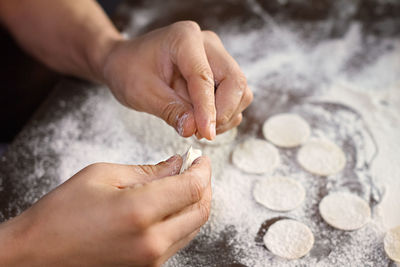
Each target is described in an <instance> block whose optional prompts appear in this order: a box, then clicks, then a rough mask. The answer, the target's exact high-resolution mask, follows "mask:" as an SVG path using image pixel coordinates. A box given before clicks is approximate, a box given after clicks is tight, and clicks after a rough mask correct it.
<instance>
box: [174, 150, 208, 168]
mask: <svg viewBox="0 0 400 267" xmlns="http://www.w3.org/2000/svg"><path fill="white" fill-rule="evenodd" d="M202 154H203V153H202V152H201V150H200V149H194V148H193V147H192V146H190V147H189V149H188V150H187V151H186V153H185V154H184V155H183V156H182V159H183V163H182V167H181V170H180V171H179V174H181V173H183V172H184V171H186V170H187V169H189V168H190V166H192V163H193V161H195V160H196V159H197V158H199V157H201V155H202Z"/></svg>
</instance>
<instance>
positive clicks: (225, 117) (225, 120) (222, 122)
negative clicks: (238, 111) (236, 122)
mask: <svg viewBox="0 0 400 267" xmlns="http://www.w3.org/2000/svg"><path fill="white" fill-rule="evenodd" d="M230 120H231V116H230V115H229V114H223V115H221V116H219V118H218V119H217V123H218V124H219V125H225V124H227V123H228V122H229V121H230Z"/></svg>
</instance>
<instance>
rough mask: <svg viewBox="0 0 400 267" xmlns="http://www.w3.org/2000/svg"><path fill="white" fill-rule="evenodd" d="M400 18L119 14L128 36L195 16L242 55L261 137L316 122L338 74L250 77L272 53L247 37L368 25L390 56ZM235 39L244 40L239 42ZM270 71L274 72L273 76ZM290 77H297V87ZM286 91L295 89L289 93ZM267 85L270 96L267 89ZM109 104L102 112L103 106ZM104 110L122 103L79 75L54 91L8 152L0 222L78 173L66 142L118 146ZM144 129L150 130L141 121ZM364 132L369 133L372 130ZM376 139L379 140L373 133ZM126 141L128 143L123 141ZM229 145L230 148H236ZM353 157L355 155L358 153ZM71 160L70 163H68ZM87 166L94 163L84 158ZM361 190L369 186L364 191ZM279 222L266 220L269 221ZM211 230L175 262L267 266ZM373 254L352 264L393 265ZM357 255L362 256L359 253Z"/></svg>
mask: <svg viewBox="0 0 400 267" xmlns="http://www.w3.org/2000/svg"><path fill="white" fill-rule="evenodd" d="M399 18H400V2H399V1H389V0H387V1H373V0H359V1H344V0H343V1H329V0H321V1H294V0H293V1H292V0H287V1H278V0H272V1H261V0H258V1H257V0H252V1H233V0H232V1H173V2H169V3H165V1H126V2H125V3H123V4H121V5H120V6H119V8H118V9H117V14H116V16H115V20H116V23H118V24H119V25H125V27H124V29H125V32H127V33H128V34H130V35H132V36H134V35H137V34H141V33H144V32H147V31H149V30H152V29H155V28H158V27H161V26H164V25H167V24H170V23H171V22H174V21H177V20H183V19H192V20H195V21H197V22H198V23H199V24H200V25H201V27H202V28H206V29H212V30H214V31H216V32H217V33H220V34H221V35H222V36H223V40H224V41H225V42H226V45H227V47H228V49H229V50H230V51H231V52H232V53H233V54H234V56H235V57H237V58H238V61H239V63H244V65H245V69H244V71H245V73H246V74H250V77H252V78H253V79H252V80H249V82H250V85H252V86H253V87H257V88H258V89H256V90H255V96H256V98H255V103H254V104H253V105H252V107H251V108H250V109H249V111H248V112H247V113H246V114H245V120H244V123H243V125H242V126H241V127H239V138H244V137H246V136H249V135H255V136H257V134H259V133H258V131H259V125H260V124H262V122H263V121H264V120H265V118H266V117H268V115H269V114H273V113H277V112H281V111H285V110H292V109H294V110H295V111H296V110H297V111H298V112H299V113H302V115H304V116H306V117H307V116H310V117H309V118H312V112H310V111H309V110H307V108H303V107H304V105H303V104H304V103H305V100H304V99H306V98H307V97H310V96H315V95H321V94H323V93H322V92H321V91H320V90H319V89H318V88H319V87H320V85H321V84H324V85H326V84H330V83H331V82H332V78H334V77H329V76H326V77H325V76H323V75H322V76H321V75H315V76H310V77H311V78H310V77H305V76H302V74H299V75H297V74H296V72H295V71H293V72H286V73H284V74H283V76H282V75H280V74H276V73H275V74H271V73H268V74H270V75H269V76H268V75H266V76H262V77H260V76H258V74H257V72H254V73H255V74H254V73H253V72H252V70H251V68H250V67H249V66H250V65H249V64H248V63H249V62H251V60H254V61H255V62H256V61H257V58H259V57H262V56H263V53H264V52H263V51H261V50H260V46H258V47H257V43H259V42H260V40H262V38H261V39H257V38H254V43H251V44H252V45H254V47H253V48H251V47H250V50H249V48H248V47H243V48H240V45H237V44H238V43H240V40H243V39H241V38H251V36H250V35H251V33H252V32H255V34H256V35H257V34H259V35H262V34H263V33H261V32H262V30H263V29H266V31H267V33H268V31H270V30H273V29H282V28H283V29H290V31H291V32H298V35H299V38H302V40H305V41H304V42H305V43H308V44H310V43H311V44H319V43H321V42H324V41H327V40H328V41H329V40H335V39H338V40H342V39H343V38H345V36H346V34H348V33H349V31H350V30H351V27H354V25H358V27H361V30H360V35H361V38H365V39H367V38H372V39H373V42H375V43H373V44H372V46H376V47H382V49H383V50H382V51H386V50H385V49H386V46H385V45H387V46H388V47H387V49H389V50H390V49H391V48H390V46H393V42H391V41H390V40H392V41H393V39H396V40H397V41H398V40H399V39H398V38H400V19H399ZM271 34H272V33H271ZM232 36H233V37H232ZM242 36H245V37H242ZM249 36H250V37H249ZM235 38H237V39H235ZM235 40H236V41H235ZM388 40H389V41H388ZM397 41H396V42H397ZM229 42H236V43H235V45H236V46H234V45H233V44H231V43H229ZM245 43H246V42H244V43H243V46H245ZM382 43H385V44H382ZM246 44H247V43H246ZM279 45H280V43H279V40H278V41H277V43H276V44H273V46H275V47H276V46H279ZM237 47H239V48H237ZM268 49H272V50H273V49H274V48H271V47H268V46H267V48H266V50H265V53H268ZM363 49H364V50H363V51H364V52H365V53H362V54H361V55H358V56H354V57H352V58H351V60H350V61H351V62H350V63H349V65H350V67H349V69H350V71H353V72H354V73H356V71H355V70H357V69H361V67H362V66H364V65H365V64H368V62H367V61H366V58H368V57H369V56H371V57H373V56H374V53H379V51H378V52H377V51H376V50H375V49H372V48H370V47H368V45H365V46H364V47H363ZM335 52H337V51H332V53H333V56H334V55H335V54H334V53H335ZM246 66H247V67H246ZM395 71H398V70H395ZM266 72H271V71H270V70H266ZM272 73H273V72H272ZM288 73H290V74H288ZM271 75H272V76H271ZM274 75H275V76H274ZM285 79H289V80H290V79H292V80H293V83H291V82H288V81H286V80H285ZM288 86H289V87H291V88H290V89H288V88H287V87H288ZM260 88H261V89H260ZM267 89H268V93H265V92H266V91H267ZM102 102H103V103H102ZM100 103H102V104H100ZM266 104H268V105H270V106H271V108H270V109H269V110H270V111H268V112H266V113H265V114H260V112H259V110H263V111H265V108H261V107H264V106H265V105H266ZM102 105H104V107H101V106H102ZM106 105H110V106H113V107H114V106H116V105H117V104H115V103H114V100H112V97H111V96H110V95H109V93H107V91H106V90H105V89H104V88H101V87H98V86H94V85H91V84H89V83H86V82H83V81H79V80H74V79H68V80H64V81H62V82H61V83H60V84H59V85H58V86H57V87H56V88H55V90H54V92H53V93H52V94H51V95H50V96H49V98H48V99H47V101H46V102H45V103H44V104H43V105H42V106H41V108H40V109H39V110H38V111H37V112H36V114H35V116H34V117H33V118H32V119H31V121H30V122H29V123H28V124H27V125H26V126H25V128H24V130H23V131H22V132H21V133H20V134H19V135H18V137H17V138H16V139H15V141H14V142H13V143H12V144H11V145H10V146H9V148H8V151H7V152H6V154H5V155H4V156H3V157H1V161H0V221H4V220H7V219H8V218H10V217H13V216H16V215H18V214H19V213H21V212H22V211H24V210H25V209H27V208H28V207H29V206H31V205H32V204H33V203H34V202H35V201H37V200H38V199H39V198H40V197H42V196H43V195H44V194H46V193H47V192H49V191H50V190H51V189H53V188H54V187H56V186H57V185H59V184H60V182H62V181H64V180H65V179H67V178H68V177H60V175H70V174H71V175H72V174H73V172H74V171H77V166H80V165H79V164H77V163H76V162H75V161H73V160H72V159H71V158H72V157H73V155H67V154H66V152H65V149H68V148H69V147H68V145H71V144H72V147H74V146H73V145H76V147H80V146H82V145H85V146H86V145H87V144H89V145H90V144H93V145H95V146H96V145H98V144H100V143H104V144H106V145H109V146H108V147H107V148H109V147H113V146H115V144H116V142H114V143H113V142H112V141H107V138H113V137H110V136H114V135H112V133H109V132H107V131H105V133H104V132H99V128H98V125H97V124H96V123H98V121H99V118H97V117H96V115H95V113H96V112H97V111H99V110H102V109H104V110H107V107H106ZM315 105H316V106H318V107H322V108H324V109H326V110H328V111H329V112H331V113H335V112H338V110H345V111H346V112H349V113H351V114H353V115H354V117H357V118H359V117H362V115H360V114H359V113H358V112H357V111H354V110H353V109H352V108H350V107H347V106H343V105H339V104H331V103H325V102H323V101H320V102H318V104H315ZM294 106H297V108H293V107H294ZM314 107H315V106H314ZM308 112H310V113H308ZM117 114H119V113H117ZM307 114H308V115H307ZM353 115H352V116H353ZM104 120H105V121H104V123H107V122H109V123H113V122H112V121H113V120H112V119H107V118H105V119H104ZM355 121H356V119H355ZM314 122H315V124H316V125H317V124H318V123H321V124H323V123H324V122H323V121H322V120H319V119H318V118H314ZM102 127H103V126H102ZM104 127H106V126H104ZM116 127H117V126H116ZM136 127H142V126H140V125H139V126H137V125H136ZM143 127H144V126H143ZM100 128H101V127H100ZM335 129H336V128H335ZM360 131H362V132H366V131H364V130H360ZM116 136H117V137H115V138H122V137H121V136H119V133H117V134H116ZM138 139H140V138H139V137H138ZM371 139H372V140H373V137H371ZM65 140H67V141H65ZM364 141H365V140H364ZM108 142H109V143H108ZM118 142H122V143H123V141H118ZM340 142H342V143H341V144H345V142H346V140H344V139H343V140H341V141H340ZM365 142H367V141H365ZM118 144H119V143H118ZM182 144H183V143H182ZM117 147H118V145H117ZM182 147H183V145H181V144H179V145H177V146H174V144H172V145H171V148H166V149H165V153H164V154H165V156H167V155H168V154H170V153H172V152H173V151H176V150H177V149H181V148H182ZM100 148H101V147H100ZM84 149H85V148H84V147H83V148H82V150H79V149H78V150H77V151H78V152H82V151H84ZM151 149H160V148H159V147H157V146H156V145H155V146H154V147H153V148H148V150H146V149H144V148H143V151H144V152H141V153H139V152H138V153H139V154H140V155H134V156H131V158H127V159H126V161H128V162H131V161H134V162H138V163H142V162H154V161H156V160H157V159H158V157H152V152H151ZM226 149H227V150H229V149H228V148H226ZM222 150H223V149H222ZM99 151H101V149H100V150H99ZM347 152H349V151H347ZM349 153H350V152H349ZM354 153H356V152H354ZM82 157H85V155H84V154H83V153H80V154H79V153H78V154H77V159H76V161H80V160H82ZM288 157H290V155H289V156H288ZM355 157H356V158H357V155H356V156H355ZM110 159H111V161H112V160H114V161H119V159H120V158H119V157H118V156H115V157H112V156H110ZM89 161H90V160H89ZM65 162H68V163H70V164H65ZM71 162H72V163H71ZM82 162H84V163H86V162H85V161H84V160H83V161H82ZM88 163H90V162H88ZM69 166H70V167H71V168H70V170H68V167H69ZM353 167H354V166H353ZM349 172H350V170H349ZM217 173H218V172H217ZM367 178H368V177H367ZM367 178H365V177H364V178H363V177H361V178H359V179H360V184H361V187H360V188H361V189H360V190H361V195H363V196H365V197H366V198H367V199H369V200H370V204H371V207H373V206H374V205H376V204H377V203H379V202H380V200H381V199H380V194H381V193H382V192H380V191H379V188H375V185H374V184H373V183H369V182H368V181H367V180H368V179H367ZM366 181H367V182H366ZM324 186H326V185H324ZM324 186H322V185H321V187H320V189H321V192H320V194H323V192H325V191H324V190H327V188H326V187H324ZM363 187H366V188H368V189H365V190H364V189H363ZM310 216H311V217H312V219H313V220H316V221H318V223H319V224H321V223H322V222H321V219H320V218H319V217H318V216H317V217H315V218H314V217H313V216H314V215H310ZM275 217H276V216H275ZM275 217H274V216H269V217H268V216H266V219H271V218H272V219H273V218H275ZM310 220H311V219H310ZM267 225H268V220H266V223H264V224H262V223H260V225H259V226H257V227H259V228H260V231H259V233H258V234H257V235H255V236H254V237H253V240H254V243H255V245H257V246H259V243H260V235H262V234H263V233H264V232H265V229H264V228H266V227H267ZM209 228H210V227H209ZM209 228H207V229H205V230H203V231H202V233H201V234H200V235H199V237H198V238H197V239H196V240H195V241H194V242H193V243H192V244H191V245H190V246H189V247H188V248H186V249H185V250H184V251H183V252H181V253H180V255H178V256H177V257H176V258H175V259H173V260H172V261H171V262H169V264H170V265H179V266H188V265H191V266H246V265H248V266H262V265H263V264H262V262H263V261H262V260H261V259H253V260H254V261H252V259H249V258H251V257H252V256H251V255H252V254H251V253H248V252H247V251H245V250H244V249H243V246H241V245H240V244H237V242H240V240H239V239H240V238H237V236H238V235H237V234H238V233H237V229H236V226H235V225H227V226H226V227H225V229H224V230H223V231H220V232H219V233H218V237H217V238H215V236H214V238H212V239H211V238H209V236H211V235H212V229H211V230H210V229H209ZM329 234H332V235H333V236H335V237H337V236H339V237H340V235H339V234H338V233H336V232H335V231H334V230H332V229H330V228H329V229H328V230H326V231H325V232H324V234H323V235H318V234H317V237H320V238H322V237H324V238H329ZM346 238H347V237H346ZM346 238H339V239H338V240H341V241H342V242H346V240H351V239H346ZM349 238H350V237H349ZM249 246H250V247H251V246H252V245H249ZM238 248H239V249H238ZM327 250H328V252H327ZM331 250H333V248H329V245H327V247H323V248H322V249H321V250H317V251H314V253H312V255H311V256H308V258H306V259H302V260H301V261H299V262H282V261H275V260H274V259H271V258H273V257H272V256H271V254H270V253H269V252H266V254H265V255H264V257H265V264H267V263H270V264H277V265H282V266H284V265H287V266H300V265H301V266H306V265H307V264H310V262H312V263H316V262H319V260H320V257H321V255H322V256H323V257H327V258H328V255H330V253H329V252H330V251H331ZM368 251H369V250H368ZM373 251H374V255H368V256H366V255H364V256H363V257H361V258H356V259H355V261H354V262H356V263H358V262H365V263H366V265H368V266H388V264H390V261H389V260H388V259H387V258H386V257H385V255H384V252H383V249H382V245H381V244H380V243H379V244H376V245H375V246H374V248H373ZM257 255H260V254H257ZM331 255H333V254H331ZM332 257H333V256H332ZM346 257H347V258H346ZM346 257H345V258H344V259H345V260H352V258H351V256H348V255H347V256H346ZM355 257H358V256H357V255H356V256H355ZM341 264H343V262H341V261H336V262H335V261H334V260H326V262H323V263H322V262H321V266H329V265H331V266H343V265H341Z"/></svg>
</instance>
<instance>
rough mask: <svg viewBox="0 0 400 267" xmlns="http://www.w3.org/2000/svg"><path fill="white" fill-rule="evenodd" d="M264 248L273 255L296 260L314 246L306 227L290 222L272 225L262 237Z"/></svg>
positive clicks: (312, 237)
mask: <svg viewBox="0 0 400 267" xmlns="http://www.w3.org/2000/svg"><path fill="white" fill-rule="evenodd" d="M264 244H265V246H266V247H267V248H268V249H269V250H270V251H271V252H272V253H273V254H275V255H277V256H280V257H282V258H285V259H290V260H293V259H298V258H301V257H303V256H304V255H306V254H307V253H308V252H309V251H310V250H311V248H312V247H313V245H314V235H313V233H312V232H311V230H310V228H308V226H307V225H305V224H303V223H301V222H298V221H295V220H291V219H284V220H279V221H277V222H276V223H274V224H272V225H271V226H270V227H269V229H268V231H267V233H266V234H265V236H264Z"/></svg>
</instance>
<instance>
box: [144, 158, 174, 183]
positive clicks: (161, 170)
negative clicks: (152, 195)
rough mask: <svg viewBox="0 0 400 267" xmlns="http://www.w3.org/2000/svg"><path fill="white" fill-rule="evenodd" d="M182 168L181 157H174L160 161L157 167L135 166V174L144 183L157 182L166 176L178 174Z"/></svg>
mask: <svg viewBox="0 0 400 267" xmlns="http://www.w3.org/2000/svg"><path fill="white" fill-rule="evenodd" d="M181 166H182V157H181V156H179V155H174V156H172V157H170V158H169V159H168V160H166V161H161V162H160V163H158V164H157V165H137V166H136V167H137V168H138V171H137V173H138V174H139V175H140V176H142V178H143V180H145V181H146V182H151V181H153V180H158V179H161V178H164V177H167V176H173V175H177V174H179V170H180V169H181Z"/></svg>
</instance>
